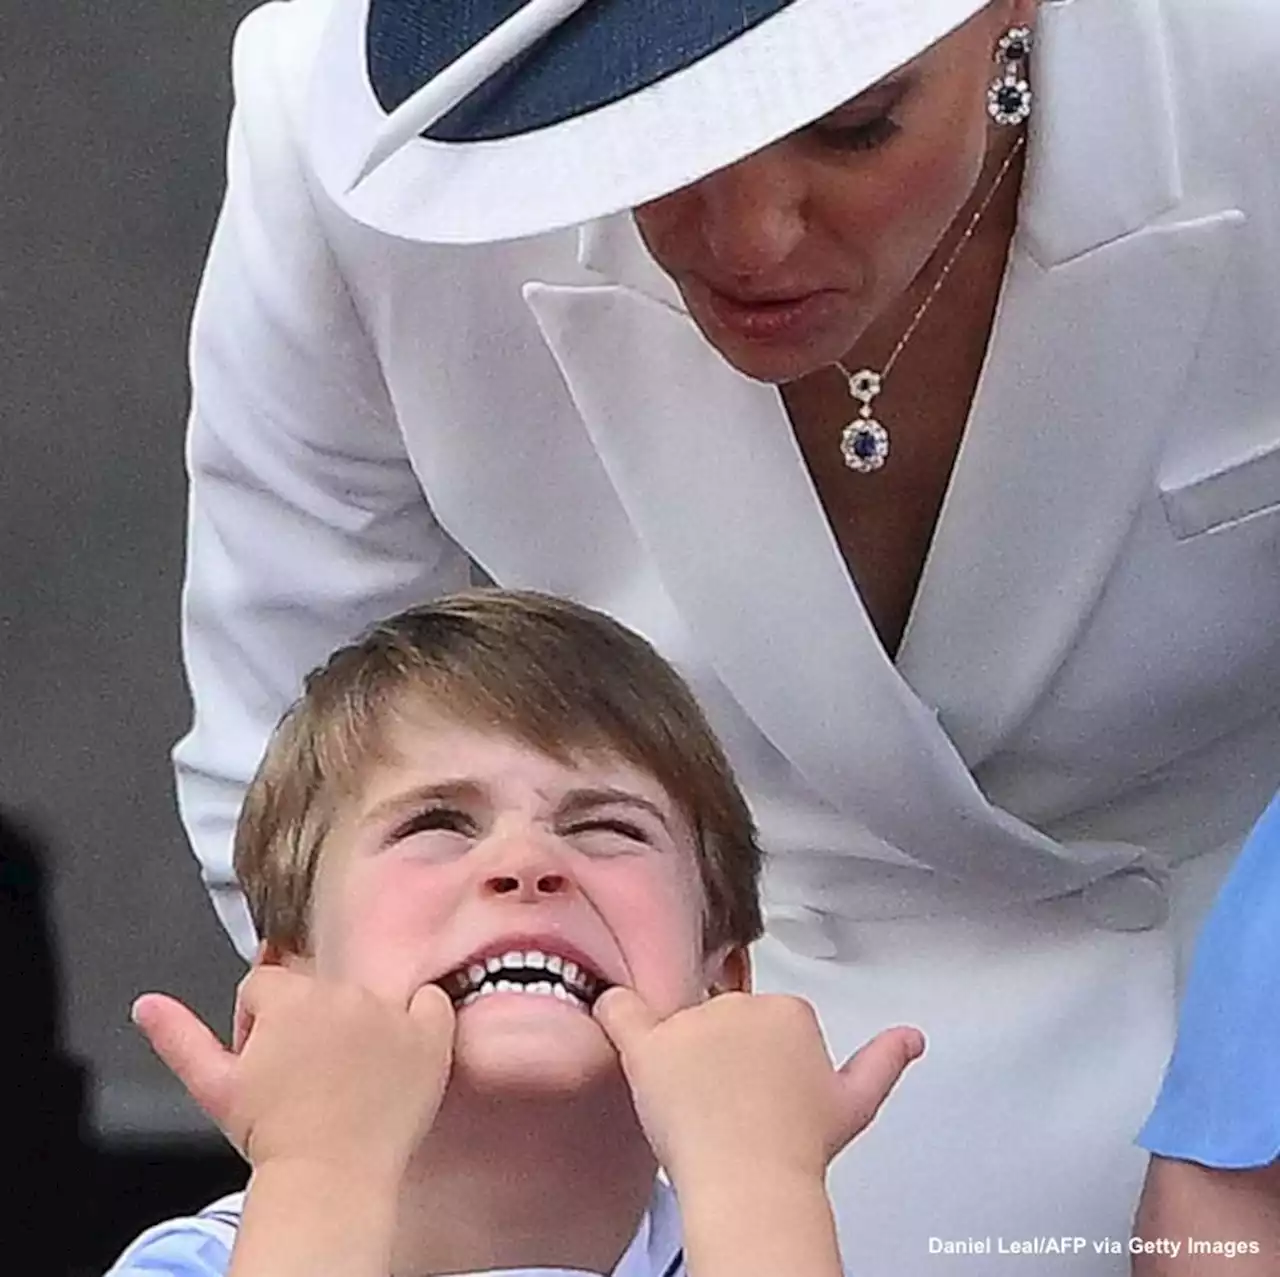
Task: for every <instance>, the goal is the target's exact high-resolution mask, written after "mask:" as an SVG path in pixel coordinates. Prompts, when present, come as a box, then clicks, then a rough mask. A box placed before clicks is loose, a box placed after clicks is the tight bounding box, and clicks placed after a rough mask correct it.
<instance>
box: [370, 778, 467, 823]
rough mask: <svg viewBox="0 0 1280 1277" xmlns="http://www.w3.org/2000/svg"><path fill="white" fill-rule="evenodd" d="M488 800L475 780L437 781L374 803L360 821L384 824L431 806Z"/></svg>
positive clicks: (414, 787) (402, 791)
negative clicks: (381, 822)
mask: <svg viewBox="0 0 1280 1277" xmlns="http://www.w3.org/2000/svg"><path fill="white" fill-rule="evenodd" d="M484 797H485V789H484V786H483V785H480V784H478V783H477V782H476V781H474V780H465V779H458V780H442V781H434V782H432V783H430V784H426V785H414V786H413V787H412V788H410V789H405V790H401V791H400V792H399V793H398V794H392V795H391V797H389V798H384V799H382V800H381V801H380V802H376V803H374V804H373V806H371V807H368V808H366V809H365V810H364V811H362V812H361V813H360V820H361V823H362V824H363V823H368V822H380V821H383V820H390V819H391V818H393V817H395V816H398V815H400V814H401V813H402V812H406V811H413V810H416V809H417V808H419V807H422V806H424V805H426V804H427V803H433V802H435V803H439V802H455V803H475V802H477V801H480V800H482V799H484Z"/></svg>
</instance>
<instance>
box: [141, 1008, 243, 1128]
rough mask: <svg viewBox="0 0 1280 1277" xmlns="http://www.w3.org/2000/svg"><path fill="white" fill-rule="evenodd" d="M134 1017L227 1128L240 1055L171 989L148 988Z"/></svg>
mask: <svg viewBox="0 0 1280 1277" xmlns="http://www.w3.org/2000/svg"><path fill="white" fill-rule="evenodd" d="M130 1016H131V1018H132V1020H133V1022H134V1024H135V1025H137V1027H138V1029H139V1031H140V1032H141V1033H142V1035H143V1037H145V1038H146V1039H147V1041H148V1042H149V1043H150V1044H151V1049H152V1050H153V1051H154V1052H155V1053H156V1054H157V1055H158V1056H159V1057H160V1059H161V1060H163V1061H164V1063H165V1064H166V1065H168V1067H169V1069H170V1070H171V1071H172V1072H173V1073H174V1075H175V1076H176V1077H177V1079H178V1081H180V1082H181V1083H182V1085H183V1086H185V1087H186V1088H187V1092H188V1093H189V1094H190V1096H191V1098H192V1099H193V1100H195V1102H196V1103H197V1104H198V1105H199V1106H200V1107H201V1108H202V1109H203V1110H204V1111H205V1112H206V1113H207V1114H208V1115H209V1116H210V1117H211V1118H212V1119H213V1120H214V1121H215V1122H216V1123H217V1124H218V1126H219V1127H221V1128H222V1129H223V1130H224V1131H225V1129H226V1119H227V1116H228V1113H229V1110H230V1098H231V1072H232V1069H233V1068H234V1067H235V1063H236V1057H235V1056H234V1055H232V1054H231V1052H230V1051H228V1050H227V1049H226V1047H224V1046H223V1045H222V1043H221V1042H220V1041H219V1040H218V1038H217V1035H216V1034H215V1033H214V1032H213V1030H212V1029H210V1028H209V1026H208V1025H207V1024H205V1022H204V1021H203V1020H201V1019H200V1017H199V1016H198V1015H196V1013H195V1012H194V1011H192V1010H191V1009H190V1008H189V1007H186V1006H184V1005H183V1004H182V1003H181V1002H179V1001H178V1000H177V998H171V997H169V996H168V995H167V994H163V993H144V994H143V995H142V996H141V997H140V998H138V999H137V1001H135V1002H134V1004H133V1007H132V1008H131V1010H130Z"/></svg>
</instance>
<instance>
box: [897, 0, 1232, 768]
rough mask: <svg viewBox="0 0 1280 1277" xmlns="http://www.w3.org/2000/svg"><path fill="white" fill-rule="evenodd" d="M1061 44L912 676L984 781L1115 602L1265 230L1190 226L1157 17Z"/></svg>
mask: <svg viewBox="0 0 1280 1277" xmlns="http://www.w3.org/2000/svg"><path fill="white" fill-rule="evenodd" d="M1042 28H1043V30H1042V36H1041V40H1040V49H1041V53H1042V56H1043V59H1044V63H1045V65H1044V67H1043V73H1042V75H1041V80H1042V81H1043V83H1044V84H1045V86H1046V87H1045V91H1044V93H1042V94H1041V97H1040V100H1039V114H1038V116H1037V118H1036V127H1037V133H1038V136H1037V138H1036V139H1035V143H1034V146H1033V150H1032V154H1033V160H1032V163H1031V167H1030V170H1029V173H1028V185H1027V189H1026V192H1025V195H1024V207H1023V211H1022V216H1021V218H1020V230H1019V235H1018V239H1017V242H1016V243H1015V246H1014V252H1013V257H1012V260H1011V264H1010V272H1009V276H1008V279H1007V280H1006V285H1005V293H1004V296H1003V298H1002V301H1001V306H1000V312H999V316H998V320H997V325H996V331H995V334H994V337H993V343H992V347H991V350H990V353H989V356H988V360H987V366H986V368H985V369H984V372H983V377H982V381H981V384H980V387H979V391H978V396H977V399H976V402H975V404H974V410H973V414H972V416H971V419H970V422H969V427H968V430H967V432H966V435H965V439H964V442H963V444H962V447H961V450H960V454H959V457H958V459H957V463H956V469H955V472H954V474H953V477H952V483H951V488H950V491H949V492H948V495H947V499H946V502H945V505H944V509H943V513H942V517H941V519H940V521H939V524H938V528H937V530H936V533H935V536H934V542H933V546H932V548H931V551H930V555H929V559H928V562H927V564H926V567H925V572H924V576H923V578H922V580H921V584H920V590H919V592H918V595H917V598H916V604H915V607H914V609H913V614H912V617H911V621H910V624H909V626H908V630H907V633H906V635H905V637H904V641H903V644H902V647H901V650H900V652H899V658H898V659H899V668H900V669H901V670H902V671H903V673H904V675H905V676H906V677H907V678H908V679H909V680H910V682H911V684H912V685H913V686H914V687H915V688H916V689H917V690H918V691H919V692H920V694H921V695H922V696H923V697H924V698H925V699H926V700H928V701H930V702H931V703H933V704H936V705H938V706H939V707H941V711H942V714H943V721H944V723H945V725H946V728H947V730H948V732H949V733H950V735H951V736H952V738H953V739H954V740H955V741H956V743H957V745H958V746H959V748H960V750H961V752H962V753H963V755H964V757H965V759H966V760H967V762H968V763H969V765H970V766H971V767H976V766H978V765H979V764H980V763H981V762H982V761H983V760H984V759H985V758H987V757H988V756H989V755H990V754H991V753H992V752H994V750H996V749H997V748H998V747H999V745H1000V743H1001V742H1002V741H1003V740H1005V739H1007V738H1008V736H1009V735H1010V734H1011V733H1012V732H1013V731H1014V730H1015V729H1016V728H1017V727H1018V725H1019V724H1020V723H1021V722H1022V721H1023V720H1024V719H1025V717H1026V715H1027V714H1028V713H1029V712H1030V710H1031V708H1032V707H1033V706H1034V705H1035V703H1036V701H1037V699H1038V698H1039V696H1040V695H1041V694H1042V693H1043V692H1044V691H1045V690H1046V688H1047V687H1048V685H1049V682H1050V680H1051V679H1052V677H1053V675H1054V673H1055V672H1056V670H1057V669H1058V668H1059V666H1060V665H1061V663H1062V661H1063V660H1064V658H1065V657H1066V655H1067V653H1068V652H1069V651H1070V650H1071V646H1072V642H1073V640H1074V638H1075V636H1076V633H1077V631H1078V629H1079V627H1080V626H1081V625H1082V624H1083V623H1084V622H1085V621H1086V620H1087V618H1088V617H1089V615H1090V612H1091V610H1092V607H1093V604H1094V601H1095V600H1096V599H1097V598H1098V596H1099V594H1100V592H1101V591H1102V589H1103V588H1104V587H1105V584H1106V581H1107V577H1108V573H1109V571H1110V569H1111V567H1112V565H1113V564H1114V562H1115V560H1116V557H1117V555H1118V554H1119V553H1120V550H1121V548H1122V546H1123V543H1124V540H1125V537H1126V535H1127V534H1128V531H1129V529H1130V527H1131V525H1132V522H1133V519H1134V517H1135V515H1136V513H1137V511H1138V509H1139V507H1140V506H1141V504H1142V502H1143V501H1144V500H1145V499H1146V498H1147V496H1148V495H1149V494H1150V492H1151V491H1152V487H1153V482H1154V475H1155V471H1156V467H1157V464H1158V461H1159V458H1160V454H1161V450H1162V447H1163V445H1164V442H1165V439H1166V437H1167V432H1168V427H1169V424H1170V422H1172V421H1175V420H1176V419H1177V408H1178V404H1179V397H1180V395H1181V393H1182V388H1183V386H1184V385H1185V383H1186V381H1187V378H1188V376H1189V375H1190V371H1191V368H1192V364H1193V362H1194V359H1195V355H1196V350H1197V346H1198V344H1199V341H1200V338H1201V334H1202V332H1203V330H1204V327H1205V325H1206V323H1207V321H1208V319H1209V316H1210V313H1211V309H1212V306H1213V302H1214V298H1215V294H1216V290H1217V286H1218V282H1219V279H1220V277H1221V275H1222V273H1223V269H1224V267H1225V265H1226V263H1227V261H1228V255H1229V253H1230V251H1231V247H1232V244H1233V241H1234V236H1233V233H1232V232H1233V231H1234V230H1235V229H1236V228H1237V227H1239V226H1240V225H1241V224H1242V223H1243V220H1244V219H1243V215H1242V214H1241V213H1239V212H1237V211H1235V210H1232V209H1226V210H1199V215H1198V216H1196V217H1193V218H1189V219H1186V220H1179V219H1178V218H1177V217H1176V216H1175V215H1174V214H1173V212H1172V210H1174V209H1175V208H1176V205H1177V203H1178V201H1179V200H1180V198H1181V196H1182V179H1181V172H1180V166H1179V163H1178V155H1177V145H1176V135H1175V133H1174V121H1175V119H1176V113H1175V112H1174V110H1173V105H1172V103H1171V102H1170V101H1169V100H1168V86H1167V83H1166V79H1165V74H1164V70H1163V67H1164V62H1163V47H1162V42H1161V36H1160V32H1159V27H1158V22H1157V14H1156V11H1155V8H1154V5H1153V3H1152V2H1151V0H1134V2H1131V3H1128V4H1124V5H1109V6H1104V5H1098V4H1089V3H1085V2H1084V0H1077V3H1075V4H1072V5H1066V6H1061V7H1058V8H1048V7H1046V8H1045V9H1044V10H1043V18H1042ZM1055 63H1060V64H1061V69H1060V71H1059V73H1058V74H1055V69H1056V68H1055ZM1081 68H1090V73H1089V75H1087V76H1084V77H1081V75H1080V74H1079V72H1080V69H1081ZM1117 84H1123V85H1125V86H1126V98H1125V103H1124V107H1123V109H1120V110H1117V109H1114V104H1113V103H1112V102H1111V100H1110V99H1109V98H1108V97H1107V94H1106V92H1105V90H1106V87H1107V86H1108V85H1112V86H1114V85H1117ZM1118 343H1120V345H1119V348H1118Z"/></svg>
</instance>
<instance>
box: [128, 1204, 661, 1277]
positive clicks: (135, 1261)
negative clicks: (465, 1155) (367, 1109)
mask: <svg viewBox="0 0 1280 1277" xmlns="http://www.w3.org/2000/svg"><path fill="white" fill-rule="evenodd" d="M243 1204H244V1194H243V1193H232V1194H231V1195H230V1196H229V1197H223V1198H220V1199H219V1200H218V1201H216V1202H213V1203H211V1204H210V1205H209V1206H206V1207H205V1208H204V1210H202V1211H200V1212H198V1213H197V1214H195V1215H191V1216H188V1217H186V1218H183V1219H172V1220H168V1221H167V1222H166V1223H163V1224H158V1225H157V1226H156V1227H155V1228H149V1229H148V1230H147V1231H146V1232H145V1233H143V1234H142V1235H141V1236H140V1237H139V1238H138V1239H137V1241H135V1242H133V1243H132V1244H131V1245H130V1246H129V1247H128V1249H127V1250H125V1252H124V1254H122V1255H121V1256H120V1258H119V1259H117V1260H116V1262H115V1263H114V1264H113V1265H112V1267H111V1270H110V1271H109V1272H108V1273H107V1274H106V1277H226V1273H227V1269H228V1268H229V1267H230V1265H231V1248H232V1247H233V1246H234V1245H235V1240H236V1228H237V1227H238V1225H239V1222H240V1211H241V1208H242V1206H243ZM459 1277H464V1275H462V1274H459ZM472 1277H598V1274H588V1273H584V1272H583V1271H582V1270H581V1269H568V1268H502V1269H491V1270H489V1271H488V1272H486V1273H484V1274H474V1275H472ZM610 1277H686V1274H685V1268H684V1254H683V1250H682V1242H681V1233H680V1215H679V1211H678V1209H677V1207H676V1200H675V1194H674V1193H673V1192H672V1191H671V1189H670V1187H669V1186H668V1185H667V1184H665V1183H664V1182H662V1181H661V1180H659V1181H658V1182H657V1183H656V1184H655V1186H654V1194H653V1199H652V1201H651V1202H650V1205H649V1210H648V1211H647V1212H646V1214H645V1217H644V1219H643V1220H642V1221H641V1223H640V1227H639V1229H638V1230H637V1231H636V1235H635V1237H634V1238H632V1241H631V1245H630V1246H628V1247H627V1250H626V1253H625V1254H624V1255H623V1256H622V1258H621V1260H619V1261H618V1266H617V1267H616V1268H615V1269H614V1270H613V1273H612V1274H611V1275H610Z"/></svg>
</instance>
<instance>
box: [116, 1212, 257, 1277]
mask: <svg viewBox="0 0 1280 1277" xmlns="http://www.w3.org/2000/svg"><path fill="white" fill-rule="evenodd" d="M241 1201H242V1194H239V1193H237V1194H235V1195H234V1196H232V1197H228V1198H223V1199H222V1200H221V1201H218V1202H215V1203H214V1204H213V1205H212V1206H209V1207H207V1208H206V1209H205V1210H203V1211H201V1212H200V1213H199V1214H198V1215H192V1216H191V1217H190V1218H187V1219H174V1220H170V1221H169V1222H168V1223H164V1224H158V1225H157V1226H156V1227H155V1228H149V1229H148V1230H147V1231H146V1232H145V1233H143V1234H142V1236H141V1237H139V1238H138V1239H137V1241H135V1242H133V1243H132V1244H131V1245H130V1246H129V1247H128V1248H127V1249H126V1250H125V1252H124V1254H122V1255H121V1256H120V1258H119V1259H117V1260H116V1262H115V1263H114V1264H113V1265H112V1266H111V1269H110V1271H109V1272H108V1273H107V1274H106V1277H226V1272H227V1269H228V1268H230V1266H231V1248H232V1247H233V1246H234V1245H235V1237H236V1227H237V1225H238V1224H239V1220H240V1205H241Z"/></svg>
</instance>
